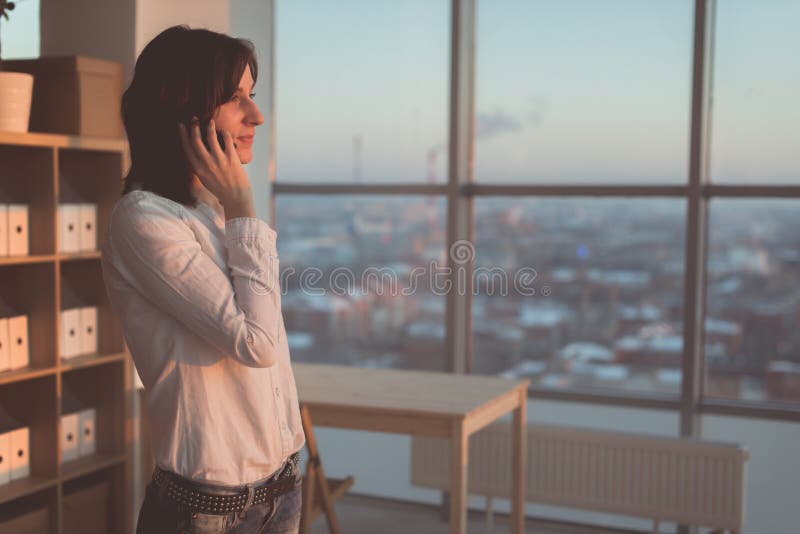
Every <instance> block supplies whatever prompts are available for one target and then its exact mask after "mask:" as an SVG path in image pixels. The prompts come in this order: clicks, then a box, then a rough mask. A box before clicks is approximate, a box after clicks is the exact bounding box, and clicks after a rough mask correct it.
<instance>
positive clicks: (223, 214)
mask: <svg viewBox="0 0 800 534" xmlns="http://www.w3.org/2000/svg"><path fill="white" fill-rule="evenodd" d="M257 75H258V69H257V64H256V59H255V55H254V51H253V46H252V44H251V43H250V42H249V41H245V40H241V39H235V38H232V37H229V36H227V35H223V34H220V33H216V32H211V31H208V30H200V29H189V28H188V27H186V26H175V27H172V28H169V29H167V30H165V31H163V32H162V33H161V34H159V35H158V36H157V37H155V38H154V39H153V40H152V41H151V42H150V43H149V44H148V45H147V46H146V47H145V48H144V50H143V51H142V53H141V55H140V56H139V58H138V59H137V61H136V67H135V72H134V76H133V80H132V82H131V84H130V87H128V89H127V90H126V91H125V94H124V95H123V99H122V115H123V121H124V123H125V129H126V131H127V134H128V140H129V143H130V154H131V167H130V170H129V172H128V174H127V176H126V177H125V184H124V188H123V191H122V196H121V198H120V199H119V200H118V201H117V203H116V204H115V206H114V208H113V210H112V213H111V216H110V221H109V225H108V231H107V237H106V239H105V240H104V242H103V245H102V267H103V278H104V282H105V285H106V289H107V291H108V295H109V299H110V302H111V305H112V307H113V309H114V311H115V312H116V313H117V314H118V315H119V317H120V319H121V321H122V325H123V330H124V335H125V339H126V341H127V344H128V347H129V349H130V353H131V356H132V357H133V360H134V362H135V364H136V369H137V372H138V374H139V376H140V378H141V380H142V383H143V384H144V387H145V389H146V391H147V394H148V395H147V398H148V405H147V414H148V416H149V422H150V428H151V441H152V448H153V451H154V456H155V462H156V468H155V472H154V473H153V479H152V481H150V483H149V485H148V486H147V490H146V497H145V500H144V503H143V505H142V507H141V510H140V511H139V517H138V525H137V533H145V534H158V533H161V532H164V533H167V532H169V533H176V532H193V533H205V532H214V533H219V532H226V533H248V534H250V533H255V532H259V533H267V532H297V529H298V525H299V521H300V504H301V503H300V501H301V497H300V486H301V481H302V477H301V474H300V472H299V468H298V465H297V464H298V460H299V451H300V449H301V448H302V447H303V445H304V444H305V435H304V434H303V429H302V424H301V420H300V413H299V407H298V400H297V390H296V388H295V382H294V376H293V374H292V368H291V362H290V359H289V349H288V346H287V343H286V331H285V327H284V324H283V320H282V316H281V296H280V288H279V285H278V255H277V250H276V243H275V240H276V232H275V231H274V230H273V229H272V228H270V227H269V225H268V224H267V223H266V222H264V221H262V220H260V219H258V218H257V217H256V215H255V210H254V208H253V195H252V191H251V188H250V181H249V179H248V176H247V173H246V172H245V170H244V169H243V167H242V164H246V163H248V162H249V161H250V160H251V159H252V157H253V154H252V144H253V136H254V134H255V129H256V126H258V125H260V124H262V123H263V122H264V117H263V116H262V115H261V113H260V111H259V110H258V107H257V106H256V104H255V102H254V101H253V96H254V95H253V94H252V89H253V85H254V83H255V80H256V78H257ZM215 130H217V131H220V132H222V144H223V145H224V148H223V147H222V146H220V142H219V141H218V139H217V135H215Z"/></svg>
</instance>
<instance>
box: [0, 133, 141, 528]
mask: <svg viewBox="0 0 800 534" xmlns="http://www.w3.org/2000/svg"><path fill="white" fill-rule="evenodd" d="M127 151H128V145H127V142H126V140H125V139H102V138H89V137H76V136H69V135H57V134H49V133H13V132H0V198H2V200H0V202H2V203H6V204H11V203H21V204H27V205H28V206H29V219H28V220H29V234H28V235H29V254H28V255H26V256H11V257H8V256H5V257H0V298H2V299H3V300H4V301H5V302H7V303H8V305H9V306H11V307H12V308H13V309H14V310H15V311H16V312H17V313H20V314H25V315H27V316H28V342H29V343H28V348H29V354H30V365H29V366H28V367H25V368H22V369H16V370H13V371H11V370H10V371H3V372H0V408H2V409H3V410H4V411H5V412H7V413H8V414H9V416H11V417H12V418H13V419H15V420H16V421H18V422H19V423H20V424H22V425H25V426H27V427H28V428H29V429H30V468H31V469H30V472H31V475H30V476H28V477H26V478H24V479H20V480H16V481H13V482H10V483H9V484H3V485H0V532H5V531H4V530H3V523H4V521H6V520H8V518H11V517H14V516H15V515H17V514H18V513H21V512H22V511H23V510H24V509H27V508H31V509H33V508H39V509H47V510H49V512H48V514H49V517H50V521H49V525H50V527H49V531H48V532H47V533H46V534H61V532H62V531H63V529H64V521H65V520H66V519H65V517H66V516H65V510H67V509H68V505H66V506H67V508H65V503H67V502H68V499H67V496H68V494H69V493H70V492H71V491H76V490H78V489H80V487H82V486H83V485H85V484H105V483H107V485H108V487H109V493H108V495H109V496H110V497H109V500H108V502H107V503H106V505H104V506H107V507H108V509H107V510H106V509H105V508H103V510H102V512H103V513H104V514H105V516H107V517H108V519H109V532H114V533H115V534H116V533H118V532H119V533H122V534H128V533H130V532H131V530H132V528H131V526H132V524H133V513H134V511H133V509H132V507H131V506H130V505H129V503H130V501H131V491H132V490H131V486H132V481H131V476H132V472H133V469H132V460H131V455H130V446H131V444H130V441H131V440H132V439H133V438H132V436H131V435H130V433H129V432H128V428H129V426H130V425H132V415H131V407H132V405H133V402H134V396H135V394H136V393H135V385H134V373H135V371H134V369H133V365H132V362H131V359H130V353H129V352H128V348H127V345H126V343H125V339H124V336H123V331H122V324H121V322H120V320H119V319H118V318H117V317H116V315H115V314H114V312H113V310H112V309H111V306H110V302H109V300H108V295H107V294H106V291H105V285H104V284H103V278H102V269H101V265H100V262H99V261H98V260H99V259H100V258H101V252H100V250H91V251H85V252H76V253H61V252H58V250H57V249H58V233H59V229H58V217H57V214H58V206H59V204H61V203H64V202H87V203H92V204H95V205H96V206H97V245H98V248H99V246H100V244H101V243H102V242H103V241H104V239H105V232H106V228H107V226H108V221H109V218H110V216H111V210H112V209H113V207H114V205H115V204H116V201H117V200H118V199H119V196H120V194H121V185H122V182H121V179H122V175H123V172H124V171H125V167H126V165H127V163H128V152H127ZM82 260H83V261H82ZM77 306H92V307H96V308H97V312H98V313H97V351H98V352H97V353H94V354H85V355H81V356H77V357H74V358H70V359H67V360H64V359H61V358H60V353H61V341H60V336H61V329H62V325H61V310H62V309H68V308H72V307H77ZM68 394H69V395H71V396H72V397H75V398H76V399H77V400H78V401H79V403H80V404H81V405H85V406H86V407H87V408H88V407H91V408H94V409H95V411H96V419H95V440H96V442H95V444H96V450H97V451H98V452H97V453H95V454H92V455H90V456H87V457H83V458H79V459H77V460H75V461H71V462H68V463H63V464H62V463H61V457H62V452H61V442H60V434H61V431H60V425H61V415H62V413H63V412H64V411H66V410H69V409H74V408H69V407H68V406H69V403H68V402H67V400H66V396H67V395H68ZM72 402H73V403H74V402H75V401H74V400H73V401H72Z"/></svg>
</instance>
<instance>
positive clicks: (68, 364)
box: [61, 352, 128, 373]
mask: <svg viewBox="0 0 800 534" xmlns="http://www.w3.org/2000/svg"><path fill="white" fill-rule="evenodd" d="M127 357H128V354H127V353H126V352H117V353H115V354H86V355H84V356H76V357H74V358H70V359H68V360H64V359H62V360H61V372H62V373H67V372H70V371H76V370H79V369H86V368H89V367H94V366H96V365H105V364H107V363H112V362H121V361H124V360H125V359H126V358H127Z"/></svg>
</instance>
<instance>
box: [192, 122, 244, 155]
mask: <svg viewBox="0 0 800 534" xmlns="http://www.w3.org/2000/svg"><path fill="white" fill-rule="evenodd" d="M207 132H208V123H205V124H203V125H202V126H201V128H200V138H201V139H202V140H203V144H204V145H205V146H206V150H208V151H209V152H210V151H211V146H210V145H209V144H208V137H207V135H208V134H207ZM217 142H219V146H220V148H221V149H222V151H223V152H225V136H224V135H223V134H222V132H220V131H219V130H217ZM233 146H234V147H235V146H236V143H234V144H233Z"/></svg>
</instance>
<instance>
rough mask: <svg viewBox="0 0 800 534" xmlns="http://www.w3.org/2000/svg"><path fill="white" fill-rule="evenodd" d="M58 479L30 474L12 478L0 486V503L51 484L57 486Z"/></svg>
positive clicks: (48, 486)
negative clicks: (17, 478) (15, 478)
mask: <svg viewBox="0 0 800 534" xmlns="http://www.w3.org/2000/svg"><path fill="white" fill-rule="evenodd" d="M58 483H59V480H58V478H57V477H52V478H47V477H37V476H30V477H25V478H21V479H19V480H12V481H11V482H9V483H7V484H3V485H2V486H0V504H3V503H6V502H9V501H13V500H14V499H19V498H20V497H24V496H26V495H30V494H32V493H36V492H37V491H41V490H43V489H46V488H50V487H52V486H57V485H58Z"/></svg>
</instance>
